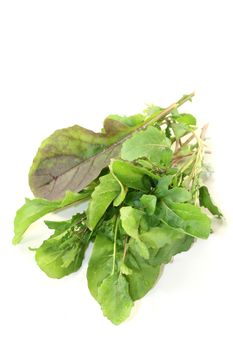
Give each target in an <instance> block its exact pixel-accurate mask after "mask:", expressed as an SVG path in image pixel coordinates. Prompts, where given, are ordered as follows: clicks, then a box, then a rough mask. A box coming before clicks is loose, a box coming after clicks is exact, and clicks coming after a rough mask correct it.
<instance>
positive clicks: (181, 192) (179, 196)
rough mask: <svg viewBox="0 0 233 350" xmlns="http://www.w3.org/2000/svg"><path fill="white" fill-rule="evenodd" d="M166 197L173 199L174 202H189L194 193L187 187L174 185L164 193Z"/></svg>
mask: <svg viewBox="0 0 233 350" xmlns="http://www.w3.org/2000/svg"><path fill="white" fill-rule="evenodd" d="M164 199H166V200H171V201H173V202H188V201H190V200H191V199H192V195H191V193H190V192H189V191H187V190H186V189H185V188H182V187H174V188H172V189H170V190H168V191H167V193H166V194H165V195H164Z"/></svg>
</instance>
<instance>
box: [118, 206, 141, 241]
mask: <svg viewBox="0 0 233 350" xmlns="http://www.w3.org/2000/svg"><path fill="white" fill-rule="evenodd" d="M120 215H121V224H122V227H123V229H124V230H125V232H126V233H127V234H128V235H129V236H130V237H132V238H134V239H138V238H139V235H138V229H139V224H140V220H141V217H142V215H143V212H141V211H140V210H138V209H134V208H132V207H122V208H121V209H120Z"/></svg>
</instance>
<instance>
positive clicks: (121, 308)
mask: <svg viewBox="0 0 233 350" xmlns="http://www.w3.org/2000/svg"><path fill="white" fill-rule="evenodd" d="M98 301H99V303H100V305H101V308H102V310H103V314H104V315H105V316H106V317H107V318H108V319H109V320H110V321H112V323H114V324H116V325H117V324H120V323H121V322H123V321H124V320H125V319H126V318H128V317H129V315H130V311H131V309H132V307H133V301H132V299H131V297H130V294H129V284H128V282H127V280H126V278H125V277H124V276H123V275H122V274H119V273H115V274H113V275H111V276H109V277H107V278H106V279H105V280H104V281H103V283H102V284H101V286H100V287H99V290H98Z"/></svg>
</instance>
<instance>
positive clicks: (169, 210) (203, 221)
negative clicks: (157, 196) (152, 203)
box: [159, 202, 211, 238]
mask: <svg viewBox="0 0 233 350" xmlns="http://www.w3.org/2000/svg"><path fill="white" fill-rule="evenodd" d="M159 215H160V217H161V218H162V220H164V221H165V222H166V223H168V224H169V225H171V226H173V227H177V228H182V229H183V230H185V231H186V232H187V234H189V235H191V236H194V237H198V238H208V236H209V234H210V228H211V227H210V224H211V221H210V219H209V217H208V216H207V215H206V214H204V213H202V211H201V209H200V208H198V207H196V206H194V205H192V204H189V203H173V202H169V203H165V202H162V203H161V207H160V214H159Z"/></svg>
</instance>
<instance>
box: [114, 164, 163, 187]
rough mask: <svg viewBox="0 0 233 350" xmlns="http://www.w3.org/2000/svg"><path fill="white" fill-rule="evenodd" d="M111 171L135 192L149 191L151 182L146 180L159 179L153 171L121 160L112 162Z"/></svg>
mask: <svg viewBox="0 0 233 350" xmlns="http://www.w3.org/2000/svg"><path fill="white" fill-rule="evenodd" d="M111 171H112V172H113V173H114V175H115V176H116V177H117V178H118V179H119V181H120V182H121V183H122V184H123V185H124V186H126V187H129V188H133V189H135V190H141V191H148V190H149V189H150V187H151V182H150V181H146V180H148V179H151V181H155V180H156V181H157V179H158V176H157V175H155V174H153V173H152V172H151V171H149V170H147V169H145V168H142V167H141V166H136V165H134V164H132V163H129V162H125V161H123V160H120V159H115V160H113V161H112V163H111Z"/></svg>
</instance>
